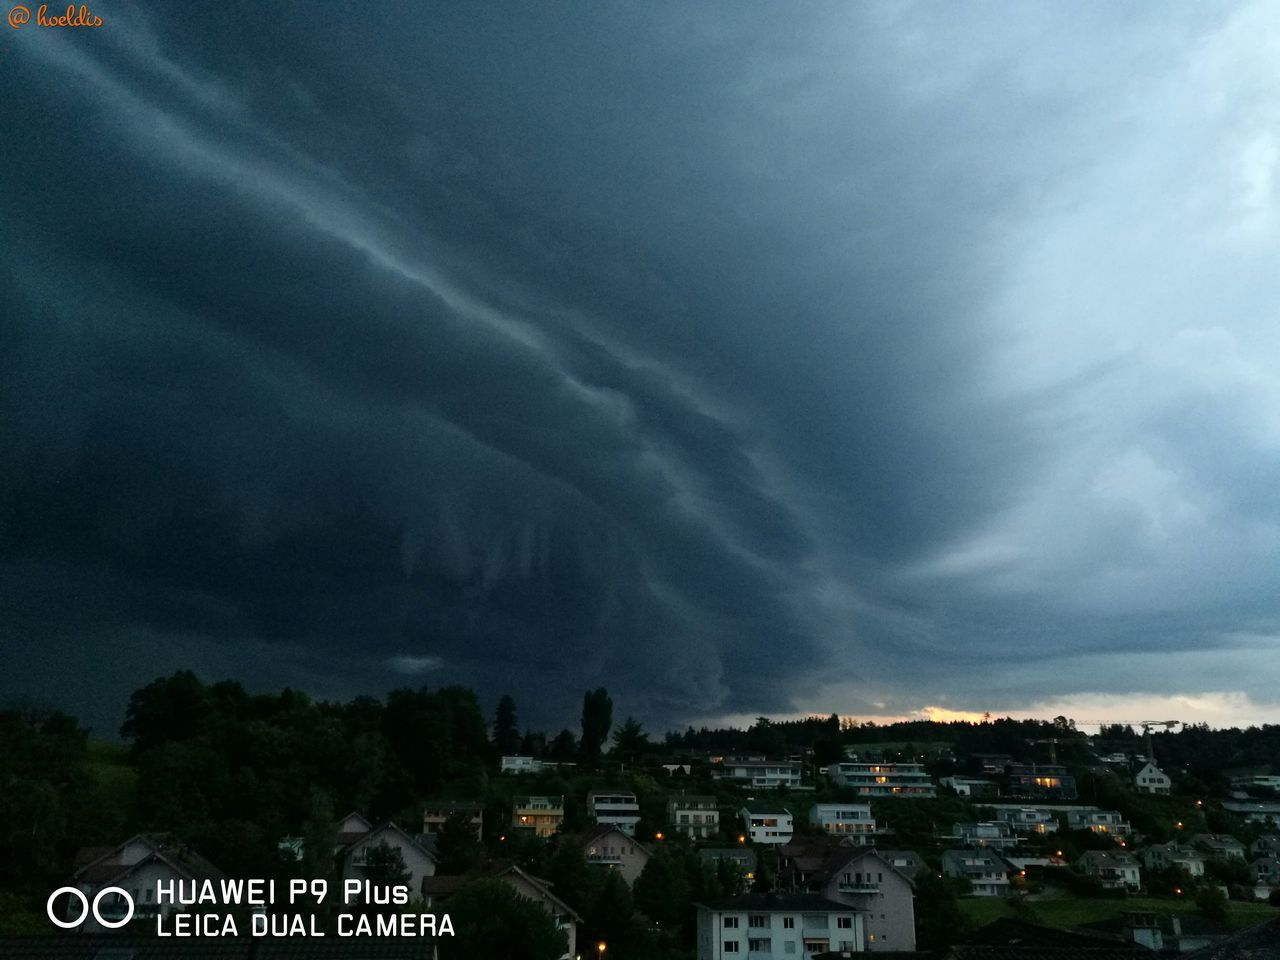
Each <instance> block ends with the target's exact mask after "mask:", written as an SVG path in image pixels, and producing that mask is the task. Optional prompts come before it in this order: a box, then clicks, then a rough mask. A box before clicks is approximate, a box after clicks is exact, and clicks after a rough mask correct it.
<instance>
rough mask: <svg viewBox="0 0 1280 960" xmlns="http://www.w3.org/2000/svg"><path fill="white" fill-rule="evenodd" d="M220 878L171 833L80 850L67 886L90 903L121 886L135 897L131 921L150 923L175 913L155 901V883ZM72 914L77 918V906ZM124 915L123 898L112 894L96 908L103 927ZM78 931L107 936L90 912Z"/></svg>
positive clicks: (140, 836)
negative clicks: (107, 890) (104, 922)
mask: <svg viewBox="0 0 1280 960" xmlns="http://www.w3.org/2000/svg"><path fill="white" fill-rule="evenodd" d="M223 876H224V875H223V873H222V871H221V870H219V869H218V868H217V867H215V866H214V865H213V864H211V863H210V862H209V861H208V860H206V859H204V857H202V856H200V855H199V854H198V853H196V852H195V851H194V850H192V849H191V847H189V846H187V845H186V844H185V843H183V842H182V841H181V840H179V839H178V838H177V837H175V836H173V835H172V834H168V833H140V834H138V835H137V836H134V837H130V838H129V839H128V840H126V841H125V842H124V843H122V844H120V845H118V846H115V847H85V848H83V849H81V850H80V852H79V853H78V854H77V856H76V869H75V872H74V873H73V874H72V877H71V886H74V887H76V888H77V889H78V890H80V892H81V893H83V894H84V895H85V896H86V897H87V898H88V899H89V902H90V903H92V902H93V899H94V897H95V896H96V895H97V894H98V893H99V891H101V890H103V889H104V888H106V887H119V888H120V889H122V890H124V891H126V892H127V893H128V894H129V895H130V896H131V897H132V898H133V903H134V914H133V916H134V919H135V920H149V919H153V918H155V917H157V916H162V915H163V916H168V915H169V914H171V913H173V911H174V910H175V909H176V907H175V906H174V904H173V903H172V902H166V903H163V904H161V903H159V902H158V900H159V898H158V891H157V885H158V884H160V883H175V882H176V881H184V882H186V883H188V884H190V883H192V882H194V883H195V884H197V885H198V884H200V883H203V882H204V881H205V880H213V881H217V880H220V879H222V877H223ZM74 909H75V910H76V911H77V912H76V916H77V917H78V916H79V915H80V914H79V909H80V908H79V903H78V901H77V903H76V905H75V907H74ZM127 910H128V906H127V903H126V902H125V900H124V898H123V897H121V896H120V895H119V894H115V893H113V894H110V895H108V896H105V897H103V899H102V902H101V905H100V906H99V912H100V913H101V914H102V916H103V918H104V919H105V920H107V922H113V921H116V920H123V919H124V917H125V916H126V915H127ZM77 929H78V930H79V931H80V932H83V933H95V932H98V933H101V932H105V931H106V928H105V927H103V926H102V925H100V924H99V923H98V921H97V919H96V918H95V917H94V915H93V913H92V911H91V912H90V913H89V915H88V917H87V918H86V919H85V922H84V923H83V924H81V925H80V927H78V928H77Z"/></svg>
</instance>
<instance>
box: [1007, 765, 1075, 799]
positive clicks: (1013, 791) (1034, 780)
mask: <svg viewBox="0 0 1280 960" xmlns="http://www.w3.org/2000/svg"><path fill="white" fill-rule="evenodd" d="M1008 775H1009V795H1010V796H1014V797H1028V798H1031V799H1036V800H1074V799H1075V798H1076V778H1075V777H1073V776H1071V775H1070V774H1068V773H1067V768H1066V767H1063V766H1059V765H1058V764H1056V763H1014V764H1010V765H1009V767H1008Z"/></svg>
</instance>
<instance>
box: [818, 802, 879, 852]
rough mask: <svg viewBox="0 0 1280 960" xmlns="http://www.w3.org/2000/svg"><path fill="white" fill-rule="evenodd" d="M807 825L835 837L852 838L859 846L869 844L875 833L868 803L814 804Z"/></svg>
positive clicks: (874, 821) (873, 818)
mask: <svg viewBox="0 0 1280 960" xmlns="http://www.w3.org/2000/svg"><path fill="white" fill-rule="evenodd" d="M809 824H810V825H811V826H815V827H819V828H821V830H822V831H823V832H824V833H829V834H831V835H832V836H835V837H852V838H853V839H854V841H855V842H857V843H859V844H862V843H871V842H872V839H873V838H872V835H873V834H874V833H875V832H876V819H875V817H873V816H872V815H871V804H869V803H815V804H814V805H813V807H812V809H810V810H809Z"/></svg>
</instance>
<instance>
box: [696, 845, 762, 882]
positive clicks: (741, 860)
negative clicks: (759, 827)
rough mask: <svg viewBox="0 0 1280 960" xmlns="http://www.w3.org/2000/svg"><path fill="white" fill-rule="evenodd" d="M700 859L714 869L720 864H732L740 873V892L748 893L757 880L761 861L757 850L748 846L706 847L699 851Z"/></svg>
mask: <svg viewBox="0 0 1280 960" xmlns="http://www.w3.org/2000/svg"><path fill="white" fill-rule="evenodd" d="M698 858H699V859H700V860H701V861H702V862H703V863H705V864H707V865H708V866H710V867H712V868H718V867H719V865H720V864H722V863H727V864H730V865H731V866H732V867H733V868H734V869H736V870H737V871H738V877H739V884H738V892H739V893H746V892H747V891H748V890H749V889H750V888H751V884H752V882H753V881H754V880H755V878H756V870H757V869H758V866H759V861H758V860H757V858H756V852H755V850H753V849H751V848H750V847H747V846H738V847H705V848H703V849H702V850H699V851H698Z"/></svg>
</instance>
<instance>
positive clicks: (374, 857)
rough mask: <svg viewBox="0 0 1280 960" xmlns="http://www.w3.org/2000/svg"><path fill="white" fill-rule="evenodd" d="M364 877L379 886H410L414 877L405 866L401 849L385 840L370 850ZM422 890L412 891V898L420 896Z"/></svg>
mask: <svg viewBox="0 0 1280 960" xmlns="http://www.w3.org/2000/svg"><path fill="white" fill-rule="evenodd" d="M364 875H365V876H366V877H367V878H368V879H369V881H370V882H371V883H374V884H377V885H378V886H380V887H382V886H401V885H403V886H408V884H409V881H410V880H412V879H413V875H412V874H411V873H410V872H409V868H408V867H407V866H405V863H404V856H403V855H402V854H401V853H400V848H399V847H393V846H391V844H389V843H387V841H385V840H380V841H378V844H377V846H373V847H370V848H369V851H368V852H367V853H366V854H365V860H364ZM420 893H421V891H420V890H410V891H409V895H410V896H414V897H416V896H418V894H420Z"/></svg>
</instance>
